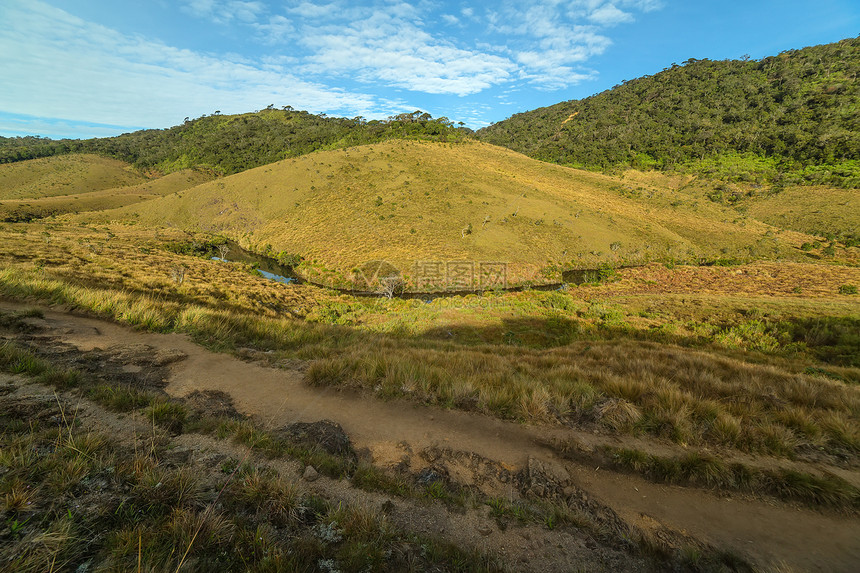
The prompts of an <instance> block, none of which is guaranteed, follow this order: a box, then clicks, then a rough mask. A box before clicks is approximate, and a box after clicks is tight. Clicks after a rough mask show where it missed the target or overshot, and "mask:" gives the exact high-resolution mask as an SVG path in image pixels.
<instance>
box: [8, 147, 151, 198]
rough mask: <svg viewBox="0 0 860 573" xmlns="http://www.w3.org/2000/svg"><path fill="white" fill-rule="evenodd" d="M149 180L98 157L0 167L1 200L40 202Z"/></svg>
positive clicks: (69, 157)
mask: <svg viewBox="0 0 860 573" xmlns="http://www.w3.org/2000/svg"><path fill="white" fill-rule="evenodd" d="M145 181H147V178H146V177H144V176H143V175H142V174H140V173H139V172H138V171H137V170H135V169H132V168H131V166H130V165H128V164H127V163H124V162H122V161H118V160H115V159H109V158H106V157H101V156H98V155H62V156H57V157H47V158H42V159H36V160H32V161H27V162H23V163H12V164H6V165H0V201H3V200H6V199H18V200H24V199H41V198H44V197H56V196H60V195H73V194H77V193H89V192H92V191H102V190H105V189H111V188H114V187H125V186H128V185H137V184H140V183H144V182H145Z"/></svg>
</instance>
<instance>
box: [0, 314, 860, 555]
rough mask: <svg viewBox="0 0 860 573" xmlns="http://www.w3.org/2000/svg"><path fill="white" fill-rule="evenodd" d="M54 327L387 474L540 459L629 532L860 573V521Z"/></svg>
mask: <svg viewBox="0 0 860 573" xmlns="http://www.w3.org/2000/svg"><path fill="white" fill-rule="evenodd" d="M0 306H3V307H6V308H20V307H21V306H20V305H13V304H10V303H4V304H2V305H0ZM45 323H46V326H47V328H48V329H49V330H50V331H51V334H52V335H53V336H57V337H58V338H59V340H60V341H62V342H65V343H69V344H73V345H75V346H77V347H78V348H79V349H81V350H84V351H86V350H92V349H94V348H107V347H109V346H115V345H140V344H146V345H149V346H151V347H153V348H154V349H157V350H164V351H175V350H178V351H181V352H183V353H185V354H186V355H187V359H185V360H183V361H181V362H177V363H175V364H174V365H173V367H172V370H171V374H170V376H169V378H168V380H167V382H168V385H167V387H166V391H167V392H168V393H169V394H171V395H173V396H176V397H184V396H186V395H187V394H189V393H191V392H192V391H194V390H217V391H222V392H226V393H228V394H229V395H230V396H231V397H232V398H233V400H234V404H235V406H236V408H237V409H238V410H239V411H240V412H242V413H244V414H246V415H250V416H253V417H254V418H256V419H257V420H258V421H260V422H261V423H263V424H264V425H265V426H268V427H280V426H283V425H286V424H289V423H292V422H296V421H308V422H312V421H317V420H320V419H324V418H327V419H333V420H335V421H337V422H339V423H340V424H341V425H342V426H343V428H344V430H345V431H346V432H347V434H348V435H349V436H350V438H351V439H352V441H353V443H354V444H355V446H356V447H357V448H368V449H369V450H370V452H371V453H372V455H373V459H374V462H375V463H377V464H380V465H389V464H395V463H397V462H399V461H400V460H401V458H402V456H403V455H404V452H405V451H407V450H408V451H420V450H426V449H428V448H432V447H436V448H440V449H446V450H452V451H454V452H458V451H459V452H474V453H475V454H478V455H479V456H481V457H483V458H486V459H489V460H493V461H494V462H497V463H498V464H500V465H501V466H502V467H504V468H507V469H510V470H512V471H514V470H518V469H520V468H522V467H525V466H526V465H527V464H528V463H529V460H530V459H539V460H540V461H541V463H542V464H544V465H546V466H547V467H548V468H551V471H552V473H553V474H555V475H556V476H559V479H560V480H561V481H563V482H564V481H567V482H568V483H569V484H570V485H571V486H575V487H578V488H581V489H583V490H585V491H586V492H587V493H588V495H589V496H592V497H593V498H595V499H597V500H599V501H601V502H603V503H605V504H606V505H607V506H609V507H610V508H612V509H614V510H615V511H616V512H617V513H618V514H619V515H620V516H621V517H623V518H624V519H625V520H627V521H628V522H630V523H632V524H635V525H638V526H641V527H643V528H646V529H647V528H649V527H652V526H653V525H654V524H655V523H659V524H662V525H665V526H667V527H669V528H671V529H673V530H678V531H681V532H685V533H687V534H689V535H692V536H693V537H696V538H698V539H701V540H703V541H706V542H709V543H712V544H714V545H716V546H718V547H723V548H730V549H732V550H734V551H736V552H738V553H740V554H742V555H746V556H750V557H752V558H754V559H755V560H756V561H758V562H760V563H770V564H775V563H780V562H785V563H786V564H788V565H790V566H791V567H794V570H798V571H856V570H857V568H858V565H860V520H858V519H856V518H849V517H843V516H839V515H833V514H825V513H819V512H815V511H812V510H807V509H798V508H794V507H791V506H787V505H783V504H777V503H776V502H773V503H769V502H764V501H758V500H748V499H740V498H739V497H733V498H729V497H725V496H718V495H716V494H711V493H709V492H706V491H701V490H695V489H687V488H681V487H667V486H661V485H655V484H652V483H650V482H647V481H645V480H642V479H639V478H637V477H635V476H629V475H620V474H616V473H613V472H608V471H604V470H595V468H590V467H584V466H582V465H580V464H577V463H574V462H571V461H569V460H563V459H561V458H560V457H558V456H557V455H556V454H555V452H554V451H553V450H552V449H551V448H550V447H548V446H545V445H541V444H542V443H546V442H547V438H548V437H556V438H559V437H563V436H564V434H565V433H569V434H571V435H572V436H573V437H578V438H579V439H581V438H582V436H581V435H580V436H576V435H575V434H576V433H575V432H568V431H566V430H559V429H549V428H534V427H524V426H521V425H518V424H513V423H508V422H502V421H499V420H495V419H491V418H488V417H486V416H482V415H477V414H471V413H465V412H457V411H446V410H440V409H436V408H430V407H425V406H421V405H416V404H412V403H409V402H405V401H397V400H394V401H388V402H382V401H379V400H375V399H373V398H369V397H364V396H360V395H356V394H354V393H351V392H341V391H336V390H332V389H317V388H311V387H308V386H306V385H305V384H303V382H302V379H301V373H299V372H296V371H293V370H279V369H273V368H268V367H264V366H261V365H259V364H255V363H248V362H244V361H242V360H240V359H238V358H235V357H233V356H230V355H226V354H216V353H212V352H209V351H207V350H205V349H203V348H201V347H200V346H198V345H196V344H194V343H193V342H191V341H190V339H189V338H188V337H186V336H183V335H177V334H166V335H165V334H154V333H145V332H137V331H134V330H132V329H129V328H126V327H123V326H119V325H116V324H113V323H110V322H106V321H101V320H96V319H92V318H85V317H79V316H75V315H72V314H70V313H66V312H61V311H46V312H45Z"/></svg>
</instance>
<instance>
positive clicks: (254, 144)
mask: <svg viewBox="0 0 860 573" xmlns="http://www.w3.org/2000/svg"><path fill="white" fill-rule="evenodd" d="M469 132H470V130H462V129H458V128H455V127H454V125H453V123H452V122H450V121H448V119H447V118H438V119H433V118H431V117H430V115H429V114H426V113H421V112H418V111H416V112H413V113H408V114H401V115H398V116H395V117H391V118H388V119H387V120H385V121H376V120H374V121H365V120H364V118H360V117H357V118H352V119H347V118H342V117H326V115H325V114H320V115H314V114H311V113H308V112H306V111H296V110H293V109H292V108H290V107H285V108H284V109H282V110H278V109H273V108H268V109H265V110H262V111H259V112H255V113H246V114H240V115H220V114H216V115H210V116H203V117H200V118H197V119H194V120H187V119H186V121H185V123H183V124H182V125H177V126H175V127H171V128H169V129H163V130H158V129H149V130H143V131H136V132H134V133H126V134H123V135H120V136H117V137H107V138H97V139H88V140H83V141H78V140H61V141H53V140H50V139H43V138H36V137H23V138H21V137H18V138H2V137H0V163H4V162H6V163H8V162H15V161H21V160H26V159H32V158H35V157H43V156H50V155H60V154H65V153H98V154H100V155H104V156H108V157H113V158H116V159H121V160H122V161H127V162H129V163H132V164H133V165H134V166H135V167H137V168H139V169H143V170H149V169H153V170H156V171H159V172H162V173H170V172H173V171H177V170H180V169H186V168H190V167H197V166H203V167H208V168H212V169H215V170H217V171H219V172H222V173H226V174H230V173H238V172H240V171H243V170H245V169H249V168H252V167H257V166H259V165H265V164H267V163H272V162H273V161H278V160H281V159H284V158H287V157H297V156H299V155H302V154H305V153H310V152H311V151H315V150H318V149H333V148H341V147H348V146H350V145H358V144H361V143H371V142H375V141H381V140H384V139H389V138H421V139H433V140H438V141H450V140H457V139H460V138H461V137H463V136H464V135H466V134H467V133H469Z"/></svg>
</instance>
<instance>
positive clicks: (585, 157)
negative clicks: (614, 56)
mask: <svg viewBox="0 0 860 573" xmlns="http://www.w3.org/2000/svg"><path fill="white" fill-rule="evenodd" d="M858 72H860V38H852V39H846V40H843V41H841V42H837V43H833V44H827V45H821V46H815V47H810V48H804V49H801V50H791V51H787V52H783V53H781V54H779V55H778V56H773V57H767V58H764V59H762V60H760V61H755V60H725V61H711V60H696V59H689V60H687V61H686V62H684V63H683V64H682V65H675V64H673V65H672V67H671V68H667V69H664V70H663V71H662V72H660V73H657V74H655V75H653V76H646V77H642V78H638V79H634V80H631V81H627V82H624V83H623V85H619V86H615V87H614V88H612V89H610V90H608V91H605V92H603V93H600V94H597V95H594V96H592V97H589V98H586V99H583V100H578V101H567V102H562V103H559V104H556V105H553V106H549V107H545V108H540V109H536V110H533V111H528V112H525V113H520V114H516V115H514V116H512V117H511V118H509V119H507V120H504V121H501V122H499V123H496V124H494V125H491V126H489V127H487V128H484V129H482V130H480V131H478V132H477V136H478V137H479V138H481V139H482V140H483V141H487V142H489V143H493V144H496V145H503V146H505V147H509V148H511V149H514V150H516V151H520V152H522V153H525V154H526V155H529V156H531V157H534V158H537V159H541V160H543V161H549V162H553V163H560V164H565V165H573V166H579V167H585V168H589V169H604V168H609V167H616V166H632V167H636V168H640V169H654V168H656V169H664V170H680V171H685V172H692V173H698V174H705V175H711V176H713V177H715V178H718V179H723V180H735V181H756V182H768V183H771V184H776V185H777V186H781V185H790V184H796V183H816V184H829V185H836V186H841V187H846V188H853V187H860V104H858V102H860V88H858V82H857V74H858Z"/></svg>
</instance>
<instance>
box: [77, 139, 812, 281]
mask: <svg viewBox="0 0 860 573" xmlns="http://www.w3.org/2000/svg"><path fill="white" fill-rule="evenodd" d="M689 183H690V179H689V178H674V179H671V178H665V177H663V178H659V177H658V178H652V179H651V181H650V182H634V183H632V184H629V183H627V182H625V181H624V180H622V179H619V178H613V177H609V176H605V175H601V174H596V173H591V172H586V171H580V170H575V169H570V168H565V167H560V166H552V165H547V164H545V163H542V162H539V161H535V160H533V159H530V158H528V157H525V156H523V155H521V154H518V153H515V152H512V151H510V150H506V149H504V148H500V147H496V146H491V145H487V144H483V143H478V142H464V143H459V144H439V143H429V142H404V141H390V142H385V143H381V144H374V145H367V146H361V147H355V148H350V149H347V150H339V151H325V152H318V153H313V154H310V155H306V156H303V157H300V158H296V159H289V160H285V161H281V162H278V163H275V164H271V165H267V166H264V167H259V168H256V169H252V170H249V171H246V172H243V173H240V174H237V175H232V176H230V177H226V178H223V179H219V180H216V181H212V182H209V183H205V184H203V185H200V186H198V187H195V188H193V189H189V190H187V191H183V192H181V193H177V194H174V195H171V196H168V197H164V198H161V199H156V200H153V201H149V202H146V203H142V204H138V205H134V206H131V207H126V208H124V209H120V210H115V211H108V212H105V213H102V214H99V215H94V216H88V220H98V221H108V220H134V221H136V222H138V223H139V224H144V225H151V226H161V225H172V226H178V227H180V228H184V229H188V230H199V231H206V232H211V233H221V234H224V235H227V236H229V237H231V238H234V239H236V240H238V241H239V242H240V243H242V244H244V245H246V246H249V247H251V248H254V249H256V250H259V251H261V250H266V247H265V246H266V245H267V244H269V245H271V247H272V249H273V250H274V251H275V252H278V251H286V252H288V253H296V254H300V255H302V256H304V257H305V258H306V259H307V262H306V264H305V268H304V270H305V272H309V273H318V274H320V275H321V276H324V277H326V279H325V280H328V281H333V284H334V283H338V284H345V283H348V282H349V281H351V280H352V279H353V276H352V270H353V269H354V268H356V267H359V266H361V265H362V264H363V263H365V262H367V261H371V260H378V259H385V260H388V261H390V262H392V263H393V264H395V265H396V266H398V268H400V269H404V270H408V269H412V268H413V265H414V264H415V262H416V261H427V260H430V261H474V262H481V261H501V262H506V263H508V272H509V277H510V278H511V280H512V281H513V282H516V281H522V280H531V279H540V278H541V274H540V270H541V269H543V270H544V272H545V274H546V273H547V272H548V269H547V267H549V266H552V265H559V266H561V267H573V266H580V265H592V266H593V265H597V264H599V263H603V262H612V263H616V264H621V263H625V262H631V263H632V262H644V261H646V260H654V259H657V260H659V259H667V258H675V259H688V260H698V259H699V258H706V259H707V258H719V257H730V256H737V257H749V256H762V257H769V256H774V255H778V254H782V255H788V254H790V253H791V252H793V251H796V249H792V247H791V245H799V244H800V242H802V240H803V237H802V236H800V235H797V234H792V233H784V234H780V235H779V236H771V235H772V231H773V229H772V228H770V227H768V226H767V225H764V224H761V223H758V222H756V221H751V220H738V217H739V215H738V213H737V212H735V211H733V210H731V209H730V208H728V207H726V206H724V205H720V204H716V203H713V202H710V201H708V200H707V199H704V198H702V199H701V200H699V199H690V193H689V191H688V190H681V187H683V186H684V185H688V184H689ZM549 274H550V275H551V274H552V273H549Z"/></svg>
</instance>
